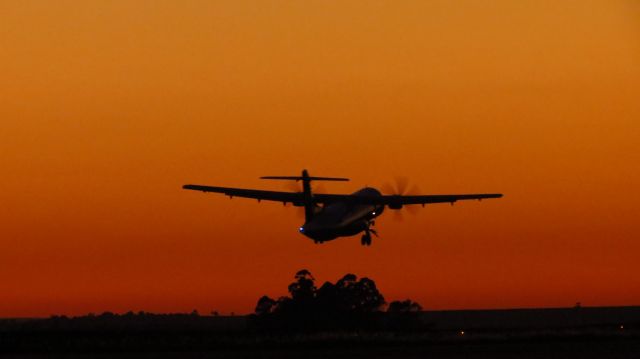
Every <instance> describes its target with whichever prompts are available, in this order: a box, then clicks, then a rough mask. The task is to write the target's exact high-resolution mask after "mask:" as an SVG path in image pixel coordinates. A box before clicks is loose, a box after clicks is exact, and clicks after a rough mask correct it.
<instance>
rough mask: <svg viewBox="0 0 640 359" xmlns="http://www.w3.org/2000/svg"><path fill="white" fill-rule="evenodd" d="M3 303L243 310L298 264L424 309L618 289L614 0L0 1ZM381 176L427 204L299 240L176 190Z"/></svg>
mask: <svg viewBox="0 0 640 359" xmlns="http://www.w3.org/2000/svg"><path fill="white" fill-rule="evenodd" d="M0 14H1V21H0V54H2V55H1V56H0V169H1V171H2V172H1V173H2V175H1V176H0V295H1V299H0V317H6V316H46V315H50V314H54V313H55V314H70V315H76V314H84V313H87V312H102V311H106V310H110V311H116V312H121V311H127V310H136V311H137V310H146V311H156V312H160V311H191V310H192V309H194V308H195V309H198V310H199V311H200V312H203V313H208V312H210V311H211V310H218V311H220V312H223V313H228V312H230V311H235V312H236V313H247V312H250V311H252V310H253V307H254V305H255V302H256V300H257V299H258V297H259V296H261V295H263V294H268V295H271V296H279V295H284V294H285V291H286V285H287V284H288V283H289V282H290V281H291V280H292V277H293V274H294V273H295V271H297V270H298V269H301V268H308V269H309V270H311V272H312V273H313V274H314V275H315V276H316V278H318V279H319V280H320V281H321V282H322V281H324V280H332V281H335V280H336V279H338V278H339V277H340V276H341V275H343V274H345V273H347V272H353V273H355V274H357V275H360V276H369V277H371V278H373V279H374V280H375V281H376V283H377V284H378V286H379V287H380V289H381V291H382V292H383V294H385V296H386V298H387V299H388V300H393V299H404V298H412V299H414V300H417V301H418V302H420V303H421V304H422V305H423V307H425V308H427V309H454V308H505V307H543V306H571V305H573V304H574V303H575V302H578V301H579V302H582V304H583V305H632V304H636V305H637V304H640V261H638V256H639V254H640V221H639V220H638V219H639V218H640V209H639V208H640V191H639V190H638V188H640V165H639V164H640V101H639V100H638V94H639V93H640V3H638V2H636V1H556V0H553V1H551V0H550V1H537V0H536V1H533V0H532V1H510V0H505V1H492V2H486V1H457V2H450V1H428V2H427V1H375V2H373V1H369V2H364V1H363V2H359V1H358V2H356V1H353V2H344V1H298V2H295V1H255V2H239V1H225V2H223V1H217V2H213V1H173V2H168V1H104V2H101V1H93V2H85V1H56V2H46V1H41V2H38V1H35V2H32V1H0ZM302 168H308V169H309V170H310V172H311V173H312V174H317V175H325V176H345V177H350V178H351V179H352V182H348V183H344V184H343V183H328V184H326V185H324V187H325V188H327V189H328V190H331V191H334V192H338V193H346V192H351V191H354V190H356V189H358V188H360V187H362V186H364V185H371V186H378V187H379V186H380V185H381V184H383V183H384V182H387V181H390V180H392V179H393V178H394V176H397V175H404V176H408V177H410V178H411V182H412V183H414V184H417V185H418V186H419V187H420V189H421V190H422V191H423V192H425V193H464V192H502V193H504V194H505V197H504V198H503V199H500V200H488V201H483V202H481V203H477V202H469V203H462V202H461V203H459V204H457V205H455V206H453V207H451V206H449V205H433V206H430V207H427V208H425V209H424V210H421V211H420V212H418V214H417V215H415V216H414V215H411V214H409V213H407V214H406V215H405V220H404V221H403V222H401V223H399V222H396V221H394V220H393V216H389V215H387V216H382V217H381V218H380V220H379V221H378V224H377V228H378V231H379V232H380V235H381V237H382V238H381V239H380V240H374V244H373V246H372V247H369V248H364V247H361V246H360V244H359V238H358V237H352V238H347V239H341V240H338V241H335V242H331V243H326V244H324V245H314V244H313V242H312V241H310V240H308V239H307V238H306V237H303V236H301V235H299V234H298V233H297V227H298V225H299V224H300V223H301V218H300V217H298V216H297V215H296V210H294V209H292V208H283V206H282V205H280V204H277V203H265V202H263V203H261V204H259V205H258V204H257V203H256V202H255V201H250V200H242V199H234V200H233V201H229V200H228V199H227V198H225V197H222V196H220V195H214V194H208V195H205V194H201V193H195V192H188V191H183V190H181V189H180V186H181V185H182V184H184V183H201V184H211V185H221V186H240V187H243V186H246V187H250V188H264V189H276V190H283V189H284V190H286V189H287V188H288V187H287V186H286V185H284V184H282V183H278V182H267V181H260V180H258V179H257V177H258V176H261V175H295V174H297V173H299V171H300V170H301V169H302Z"/></svg>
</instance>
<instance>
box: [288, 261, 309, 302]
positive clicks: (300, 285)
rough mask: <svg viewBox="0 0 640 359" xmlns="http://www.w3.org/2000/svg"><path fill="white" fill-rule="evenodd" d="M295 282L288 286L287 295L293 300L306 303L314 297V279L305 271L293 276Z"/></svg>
mask: <svg viewBox="0 0 640 359" xmlns="http://www.w3.org/2000/svg"><path fill="white" fill-rule="evenodd" d="M295 280H296V281H295V282H293V283H291V284H289V293H290V294H291V298H292V299H293V300H299V301H308V300H311V299H313V298H314V297H315V292H316V286H315V278H313V276H312V275H311V272H309V271H308V270H306V269H303V270H300V271H298V272H297V273H296V275H295Z"/></svg>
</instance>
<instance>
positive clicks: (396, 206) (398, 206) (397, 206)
mask: <svg viewBox="0 0 640 359" xmlns="http://www.w3.org/2000/svg"><path fill="white" fill-rule="evenodd" d="M387 207H389V208H390V209H401V208H402V203H389V204H388V205H387Z"/></svg>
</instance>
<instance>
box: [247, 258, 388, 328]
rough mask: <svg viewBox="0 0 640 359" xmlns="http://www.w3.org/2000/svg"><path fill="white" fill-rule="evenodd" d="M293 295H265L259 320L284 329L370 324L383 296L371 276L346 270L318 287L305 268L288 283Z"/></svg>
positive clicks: (353, 326)
mask: <svg viewBox="0 0 640 359" xmlns="http://www.w3.org/2000/svg"><path fill="white" fill-rule="evenodd" d="M288 290H289V293H290V295H291V296H290V297H281V298H279V299H278V300H277V301H274V300H273V299H271V298H269V297H267V296H263V297H261V298H260V299H259V300H258V303H257V305H256V310H255V313H256V316H257V317H258V318H259V320H258V321H257V322H259V323H260V324H261V325H267V326H272V327H280V328H283V329H286V328H289V329H322V328H325V329H328V328H356V327H366V326H370V325H371V323H372V322H373V321H374V317H376V314H375V313H377V312H379V311H380V310H381V308H382V306H383V305H384V304H385V300H384V297H383V296H382V294H381V293H380V292H379V291H378V288H377V287H376V284H375V282H374V281H372V280H371V279H369V278H361V279H360V280H358V277H357V276H356V275H354V274H347V275H345V276H344V277H342V278H341V279H339V280H338V281H337V282H336V284H332V283H330V282H325V283H324V284H323V285H322V286H321V287H320V288H319V289H318V288H316V286H315V278H314V277H313V275H312V274H311V272H309V271H308V270H306V269H303V270H300V271H298V272H297V273H296V274H295V276H294V282H293V283H291V284H290V285H289V286H288Z"/></svg>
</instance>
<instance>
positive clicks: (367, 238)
mask: <svg viewBox="0 0 640 359" xmlns="http://www.w3.org/2000/svg"><path fill="white" fill-rule="evenodd" d="M370 225H373V222H371V223H370ZM371 233H373V234H374V235H375V236H376V237H377V236H378V232H376V230H375V229H373V228H370V227H368V228H367V229H365V230H364V234H363V235H362V238H360V244H362V245H363V246H370V245H371Z"/></svg>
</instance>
